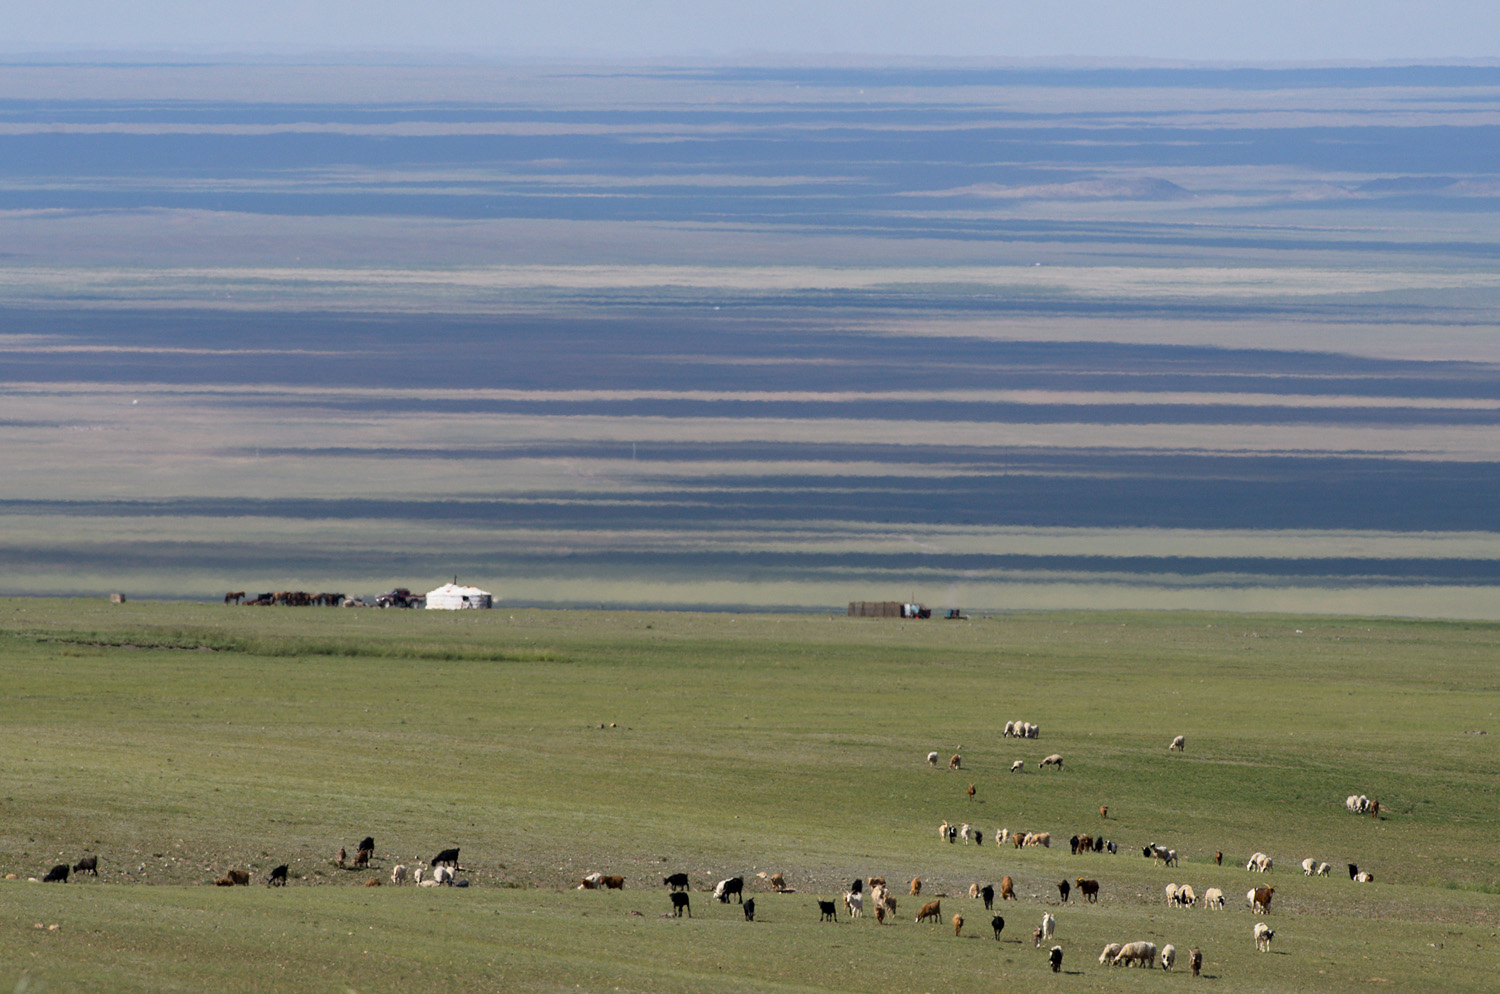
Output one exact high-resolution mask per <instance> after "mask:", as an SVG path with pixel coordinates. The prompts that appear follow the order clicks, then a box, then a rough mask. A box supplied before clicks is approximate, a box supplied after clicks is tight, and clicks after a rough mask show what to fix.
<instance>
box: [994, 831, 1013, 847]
mask: <svg viewBox="0 0 1500 994" xmlns="http://www.w3.org/2000/svg"><path fill="white" fill-rule="evenodd" d="M1009 841H1010V829H1008V828H997V829H995V845H997V846H1003V845H1005V844H1006V843H1007V842H1009Z"/></svg>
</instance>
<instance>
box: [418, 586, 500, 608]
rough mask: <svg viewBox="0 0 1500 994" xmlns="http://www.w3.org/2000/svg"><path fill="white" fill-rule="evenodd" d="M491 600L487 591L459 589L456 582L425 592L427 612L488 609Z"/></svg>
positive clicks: (467, 588) (469, 588)
mask: <svg viewBox="0 0 1500 994" xmlns="http://www.w3.org/2000/svg"><path fill="white" fill-rule="evenodd" d="M491 600H492V598H491V597H490V592H489V591H488V590H480V589H479V588H478V587H460V586H459V585H458V581H457V580H455V581H454V582H453V583H445V584H443V585H442V586H441V587H439V588H437V589H436V590H429V591H427V609H428V610H429V611H434V610H435V611H462V610H464V609H465V608H476V607H489V606H490V602H491Z"/></svg>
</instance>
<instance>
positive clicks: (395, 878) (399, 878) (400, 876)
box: [391, 863, 407, 884]
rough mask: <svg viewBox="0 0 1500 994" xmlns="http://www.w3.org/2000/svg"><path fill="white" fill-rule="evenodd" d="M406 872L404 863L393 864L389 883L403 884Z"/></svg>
mask: <svg viewBox="0 0 1500 994" xmlns="http://www.w3.org/2000/svg"><path fill="white" fill-rule="evenodd" d="M406 874H407V869H406V864H404V863H397V864H396V865H395V866H393V867H391V883H393V884H404V883H406Z"/></svg>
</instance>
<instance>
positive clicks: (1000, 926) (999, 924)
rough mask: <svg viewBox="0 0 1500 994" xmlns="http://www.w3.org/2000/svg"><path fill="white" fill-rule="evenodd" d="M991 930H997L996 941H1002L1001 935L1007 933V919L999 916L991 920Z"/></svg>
mask: <svg viewBox="0 0 1500 994" xmlns="http://www.w3.org/2000/svg"><path fill="white" fill-rule="evenodd" d="M990 928H992V929H994V930H995V941H996V942H999V941H1000V933H1001V932H1004V931H1005V919H1004V918H1001V917H1000V916H999V915H996V916H995V917H993V918H991V919H990Z"/></svg>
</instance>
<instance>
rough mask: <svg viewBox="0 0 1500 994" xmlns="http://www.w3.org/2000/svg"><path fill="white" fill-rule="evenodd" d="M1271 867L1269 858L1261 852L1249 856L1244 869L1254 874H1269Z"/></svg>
mask: <svg viewBox="0 0 1500 994" xmlns="http://www.w3.org/2000/svg"><path fill="white" fill-rule="evenodd" d="M1272 865H1273V863H1272V860H1271V857H1269V856H1267V855H1266V854H1265V853H1263V852H1258V853H1256V854H1255V855H1253V856H1251V857H1250V859H1249V861H1248V862H1247V863H1245V869H1247V870H1254V871H1255V872H1256V873H1269V872H1270V871H1271V867H1272Z"/></svg>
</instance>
